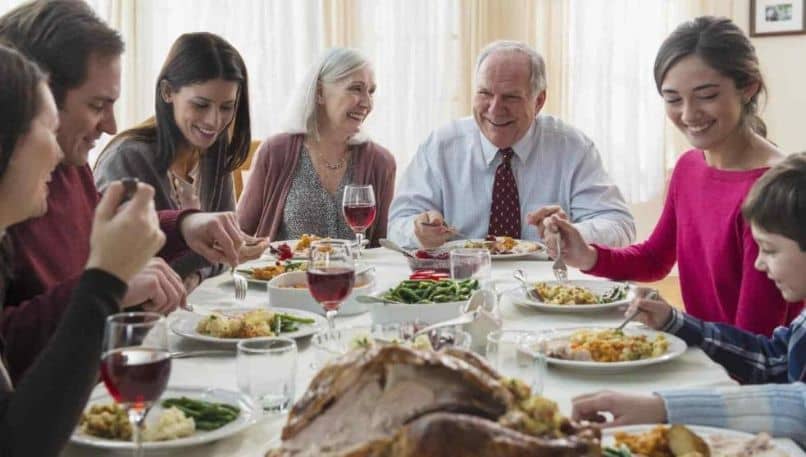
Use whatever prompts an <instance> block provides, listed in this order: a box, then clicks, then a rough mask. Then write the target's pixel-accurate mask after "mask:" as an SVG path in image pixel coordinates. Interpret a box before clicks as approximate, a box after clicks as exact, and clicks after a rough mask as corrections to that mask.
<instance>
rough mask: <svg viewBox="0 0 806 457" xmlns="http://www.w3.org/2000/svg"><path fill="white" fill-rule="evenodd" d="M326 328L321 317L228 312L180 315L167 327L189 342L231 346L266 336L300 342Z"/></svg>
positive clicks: (254, 310) (259, 311)
mask: <svg viewBox="0 0 806 457" xmlns="http://www.w3.org/2000/svg"><path fill="white" fill-rule="evenodd" d="M326 326H327V320H325V318H324V317H322V316H320V315H318V314H314V313H310V312H307V311H302V310H298V309H288V308H274V307H273V308H230V309H226V310H224V309H221V310H214V311H212V312H211V313H209V314H206V315H205V314H199V313H182V315H180V316H179V317H177V318H176V319H175V320H174V321H173V322H172V323H171V330H173V332H174V333H176V334H177V335H180V336H184V337H185V338H190V339H193V340H198V341H205V342H208V343H220V344H232V345H234V344H237V343H238V342H239V341H242V340H245V339H249V338H259V337H266V336H278V335H279V336H286V337H289V338H302V337H305V336H310V335H313V334H315V333H317V332H319V331H321V330H322V329H324V328H325V327H326Z"/></svg>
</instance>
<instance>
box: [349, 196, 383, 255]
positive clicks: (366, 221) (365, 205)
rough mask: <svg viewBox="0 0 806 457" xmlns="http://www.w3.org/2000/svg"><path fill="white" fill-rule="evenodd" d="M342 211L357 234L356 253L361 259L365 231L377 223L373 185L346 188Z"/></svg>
mask: <svg viewBox="0 0 806 457" xmlns="http://www.w3.org/2000/svg"><path fill="white" fill-rule="evenodd" d="M341 209H342V212H343V213H344V219H345V221H346V222H347V225H349V226H350V228H351V229H352V230H353V233H355V241H356V243H358V246H357V247H356V252H357V253H358V256H359V257H361V242H362V241H363V240H364V231H366V230H367V228H368V227H369V226H370V225H372V223H373V222H375V212H376V208H375V189H373V187H372V184H366V185H361V184H348V185H346V186H344V197H343V198H342V201H341Z"/></svg>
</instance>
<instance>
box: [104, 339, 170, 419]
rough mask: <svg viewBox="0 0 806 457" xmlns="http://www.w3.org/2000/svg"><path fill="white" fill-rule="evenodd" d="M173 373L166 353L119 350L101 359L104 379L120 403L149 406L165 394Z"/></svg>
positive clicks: (134, 348) (128, 349) (147, 349)
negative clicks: (169, 378)
mask: <svg viewBox="0 0 806 457" xmlns="http://www.w3.org/2000/svg"><path fill="white" fill-rule="evenodd" d="M170 374H171V358H170V354H169V353H168V352H166V351H161V350H156V349H152V348H146V347H129V348H121V349H116V350H114V351H110V352H108V353H107V354H104V356H103V358H102V359H101V379H103V381H104V384H105V385H106V388H107V390H108V391H109V394H110V395H112V398H114V399H115V401H116V402H118V403H128V404H130V405H134V406H136V407H147V406H148V405H149V404H151V403H153V402H155V401H157V400H158V399H159V398H160V395H162V392H163V391H165V386H166V385H167V384H168V377H169V376H170Z"/></svg>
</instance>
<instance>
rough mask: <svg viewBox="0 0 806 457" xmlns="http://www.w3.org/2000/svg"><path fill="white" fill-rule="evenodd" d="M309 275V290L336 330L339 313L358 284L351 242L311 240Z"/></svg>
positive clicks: (331, 329)
mask: <svg viewBox="0 0 806 457" xmlns="http://www.w3.org/2000/svg"><path fill="white" fill-rule="evenodd" d="M306 275H307V277H308V290H309V291H310V292H311V295H312V296H313V298H314V300H316V301H318V302H319V303H320V304H321V305H322V307H323V308H324V309H325V316H327V323H328V328H329V329H330V331H331V332H332V331H334V330H335V328H336V327H335V323H334V319H335V318H336V313H338V310H339V307H340V306H341V303H342V302H343V301H344V300H345V299H346V298H347V297H348V296H349V295H350V292H352V290H353V285H354V284H355V261H354V260H353V254H352V251H351V250H350V243H349V242H345V241H340V240H320V241H314V242H313V243H311V248H310V250H309V253H308V270H307V272H306Z"/></svg>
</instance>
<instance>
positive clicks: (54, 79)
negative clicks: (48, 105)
mask: <svg viewBox="0 0 806 457" xmlns="http://www.w3.org/2000/svg"><path fill="white" fill-rule="evenodd" d="M0 42H4V43H6V44H8V45H9V46H12V47H14V48H16V49H17V50H19V51H20V52H21V53H23V54H24V55H25V56H26V57H28V58H29V59H31V60H33V61H34V62H36V63H37V64H38V65H39V66H40V67H41V68H42V69H43V70H44V71H45V72H47V73H48V75H49V80H50V81H49V82H50V90H51V91H52V92H53V98H54V99H55V100H56V105H57V106H59V107H61V106H63V103H64V97H65V95H66V94H67V91H68V90H70V89H74V88H76V87H78V86H80V85H81V84H83V83H84V81H85V80H86V79H87V68H88V66H89V60H90V57H91V56H96V57H117V56H119V55H121V54H123V39H122V38H121V37H120V34H119V33H118V32H116V31H115V30H113V29H111V28H110V27H109V26H108V25H106V24H105V23H104V22H103V21H102V20H101V19H100V18H98V16H97V15H96V14H95V12H94V11H93V10H92V8H91V7H90V6H89V5H87V4H86V3H85V2H83V1H81V0H34V1H31V2H28V3H25V4H23V5H20V6H18V7H17V8H15V9H13V10H11V11H9V12H8V13H6V14H5V15H4V16H2V17H0ZM4 109H5V107H4Z"/></svg>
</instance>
